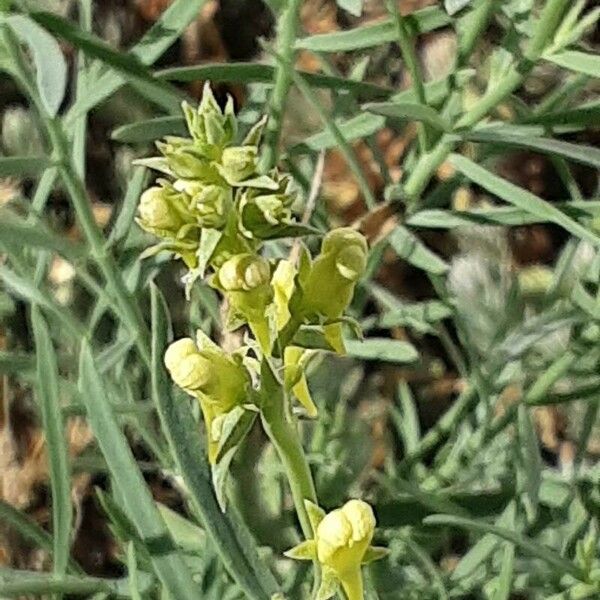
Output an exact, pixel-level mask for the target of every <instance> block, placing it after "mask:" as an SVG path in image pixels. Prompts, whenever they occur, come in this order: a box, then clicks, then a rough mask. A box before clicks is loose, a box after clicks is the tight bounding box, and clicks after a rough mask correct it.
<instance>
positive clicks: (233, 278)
mask: <svg viewBox="0 0 600 600" xmlns="http://www.w3.org/2000/svg"><path fill="white" fill-rule="evenodd" d="M270 277H271V269H270V267H269V263H268V261H266V260H265V259H264V258H262V256H256V255H253V254H238V255H237V256H233V257H232V258H230V259H229V260H228V261H226V262H225V263H224V264H223V266H222V267H221V268H220V269H219V283H220V284H221V287H222V288H223V290H224V291H226V292H238V291H249V290H253V289H256V288H258V287H260V286H264V285H267V284H268V283H269V280H270Z"/></svg>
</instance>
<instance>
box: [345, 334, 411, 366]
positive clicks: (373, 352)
mask: <svg viewBox="0 0 600 600" xmlns="http://www.w3.org/2000/svg"><path fill="white" fill-rule="evenodd" d="M344 345H345V346H346V352H347V354H348V356H352V357H354V358H362V359H364V360H382V361H386V362H392V363H398V364H404V363H408V362H414V361H415V360H417V358H419V354H418V352H417V351H416V349H415V347H414V346H413V345H412V344H410V343H409V342H404V341H401V340H390V339H387V338H366V339H365V340H363V341H360V340H344Z"/></svg>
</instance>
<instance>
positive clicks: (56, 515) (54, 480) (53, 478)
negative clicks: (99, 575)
mask: <svg viewBox="0 0 600 600" xmlns="http://www.w3.org/2000/svg"><path fill="white" fill-rule="evenodd" d="M31 323H32V326H33V336H34V340H35V348H36V355H37V374H38V382H37V395H38V398H39V405H40V409H41V413H42V423H43V426H44V434H45V438H46V446H47V448H48V461H49V463H50V465H49V466H50V484H51V490H52V535H53V538H54V540H53V542H54V543H53V546H54V552H53V567H54V573H55V574H56V575H59V576H60V575H63V574H64V573H65V572H66V570H67V564H68V562H69V553H70V552H69V550H70V547H71V524H72V521H73V508H72V504H71V474H70V468H69V457H68V450H67V444H66V437H65V431H64V426H63V421H62V413H61V405H60V399H59V394H58V367H57V364H56V354H55V352H54V347H53V346H52V341H51V339H50V332H49V331H48V326H47V325H46V322H45V321H44V317H43V316H42V314H41V312H40V309H39V308H38V307H37V306H34V307H33V308H32V311H31Z"/></svg>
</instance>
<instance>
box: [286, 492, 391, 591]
mask: <svg viewBox="0 0 600 600" xmlns="http://www.w3.org/2000/svg"><path fill="white" fill-rule="evenodd" d="M305 505H306V508H307V512H308V517H309V519H310V522H311V526H312V528H313V531H314V540H306V541H305V542H302V543H301V544H299V545H298V546H296V547H295V548H292V549H291V550H289V551H288V552H286V555H287V556H289V557H290V558H297V559H300V560H307V559H313V560H314V559H316V560H317V561H318V562H319V563H320V564H321V567H322V569H323V571H322V574H323V578H322V583H321V589H320V590H319V597H323V598H330V597H332V596H333V595H334V594H335V584H339V585H341V586H342V588H343V590H344V593H345V595H346V598H348V600H363V597H364V596H363V582H362V574H361V565H363V564H366V563H368V562H371V561H373V560H378V559H380V558H383V557H384V556H385V555H386V554H387V550H386V549H385V548H376V547H373V546H371V545H370V544H371V540H372V539H373V533H374V531H375V516H374V515H373V510H372V509H371V507H370V506H369V505H368V504H367V503H366V502H363V501H362V500H350V501H349V502H346V504H344V506H342V508H338V509H336V510H333V511H332V512H330V513H329V514H325V512H324V511H323V510H322V509H320V508H319V507H318V506H315V505H314V504H312V503H310V502H308V501H305ZM332 584H333V585H332Z"/></svg>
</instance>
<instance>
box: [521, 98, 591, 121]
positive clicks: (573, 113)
mask: <svg viewBox="0 0 600 600" xmlns="http://www.w3.org/2000/svg"><path fill="white" fill-rule="evenodd" d="M599 121H600V102H599V101H597V100H596V101H593V102H588V103H586V104H582V105H581V106H577V107H574V108H570V109H567V110H557V111H554V112H548V113H545V114H540V115H534V116H532V117H527V118H526V119H525V120H524V122H525V123H539V124H541V125H582V126H588V125H595V124H597V123H598V122H599Z"/></svg>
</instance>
